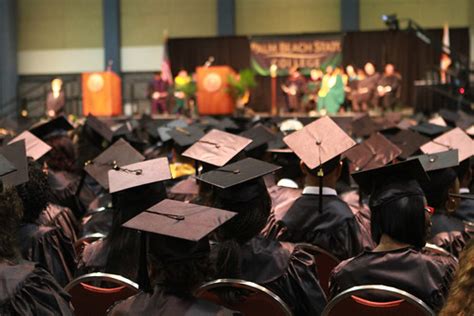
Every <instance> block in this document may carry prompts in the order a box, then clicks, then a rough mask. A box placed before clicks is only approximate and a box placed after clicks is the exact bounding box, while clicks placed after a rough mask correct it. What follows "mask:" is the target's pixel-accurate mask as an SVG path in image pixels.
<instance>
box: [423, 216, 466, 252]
mask: <svg viewBox="0 0 474 316" xmlns="http://www.w3.org/2000/svg"><path fill="white" fill-rule="evenodd" d="M431 223H432V226H431V235H430V238H429V241H428V242H430V243H432V244H435V245H436V246H439V247H441V248H443V249H445V250H447V251H449V252H450V253H451V254H452V255H453V256H455V257H456V258H458V257H459V253H460V252H461V251H462V250H463V248H464V245H465V244H466V243H467V241H468V240H469V239H471V237H470V235H469V233H468V231H467V229H466V226H465V225H464V223H463V222H462V221H461V220H460V219H458V218H456V217H454V216H448V215H446V214H445V213H444V211H442V210H436V212H435V214H434V215H433V216H432V217H431Z"/></svg>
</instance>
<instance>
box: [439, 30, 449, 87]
mask: <svg viewBox="0 0 474 316" xmlns="http://www.w3.org/2000/svg"><path fill="white" fill-rule="evenodd" d="M449 47H450V42H449V26H448V23H444V26H443V46H442V48H441V58H440V61H439V68H440V77H441V83H447V71H448V68H449V66H451V62H452V61H451V57H449V55H450V54H451V49H450V48H449Z"/></svg>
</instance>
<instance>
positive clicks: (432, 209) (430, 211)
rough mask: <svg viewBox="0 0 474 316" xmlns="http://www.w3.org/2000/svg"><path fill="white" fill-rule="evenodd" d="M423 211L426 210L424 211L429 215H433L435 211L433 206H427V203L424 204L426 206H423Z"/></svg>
mask: <svg viewBox="0 0 474 316" xmlns="http://www.w3.org/2000/svg"><path fill="white" fill-rule="evenodd" d="M425 211H426V212H428V214H430V215H433V214H434V212H435V208H434V207H431V206H428V205H426V206H425Z"/></svg>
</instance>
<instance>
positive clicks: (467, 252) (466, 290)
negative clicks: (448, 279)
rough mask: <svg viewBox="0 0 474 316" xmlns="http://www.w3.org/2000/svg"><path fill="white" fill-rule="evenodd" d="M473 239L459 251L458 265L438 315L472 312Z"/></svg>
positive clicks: (473, 286) (463, 314) (473, 299)
mask: <svg viewBox="0 0 474 316" xmlns="http://www.w3.org/2000/svg"><path fill="white" fill-rule="evenodd" d="M473 288H474V239H471V240H470V241H469V243H468V244H467V245H466V247H465V248H464V251H463V252H461V255H460V257H459V267H458V270H457V272H456V275H455V276H454V281H453V283H452V285H451V291H450V292H449V295H448V298H447V300H446V304H445V305H444V307H443V309H442V310H441V312H440V313H439V315H440V316H468V315H472V314H473V313H474V296H473V295H472V289H473Z"/></svg>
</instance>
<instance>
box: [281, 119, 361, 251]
mask: <svg viewBox="0 0 474 316" xmlns="http://www.w3.org/2000/svg"><path fill="white" fill-rule="evenodd" d="M284 141H285V142H286V143H287V144H288V146H289V147H290V148H291V149H292V150H293V151H294V152H295V154H296V155H297V156H298V157H299V158H300V159H301V161H302V162H301V168H302V169H303V173H304V174H305V187H304V189H303V193H302V195H301V197H300V198H298V199H297V200H296V201H295V202H294V204H293V205H292V206H291V207H290V209H289V210H288V212H287V213H286V215H285V216H284V217H283V218H282V219H281V220H280V221H279V222H278V223H277V225H278V226H279V227H278V228H277V229H278V230H279V232H278V234H277V238H278V240H280V241H289V242H293V243H300V242H303V243H310V244H313V245H316V246H319V247H321V248H323V249H325V250H326V251H328V252H330V253H331V254H333V255H334V256H336V257H337V258H338V259H340V260H342V259H347V258H350V257H352V256H355V255H357V254H358V253H359V252H361V251H362V241H361V239H362V238H361V234H360V228H359V224H358V223H357V220H356V218H355V216H354V214H353V213H352V211H351V209H350V208H349V206H348V205H347V204H346V203H345V202H344V201H342V200H341V199H340V198H339V197H338V195H337V192H336V183H337V181H338V179H339V177H340V175H341V171H342V163H341V161H340V158H341V154H342V153H344V152H345V151H347V150H348V149H350V148H351V147H352V146H354V145H355V142H354V141H353V140H352V139H351V138H350V137H349V136H348V135H347V134H346V133H345V132H344V131H343V130H342V129H340V128H339V127H338V126H337V124H336V123H335V122H334V121H332V120H331V119H330V118H329V117H323V118H321V119H319V120H317V121H315V122H313V123H311V124H309V125H307V126H305V128H303V129H302V130H300V131H298V132H295V133H293V134H290V135H289V136H287V137H285V138H284Z"/></svg>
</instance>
